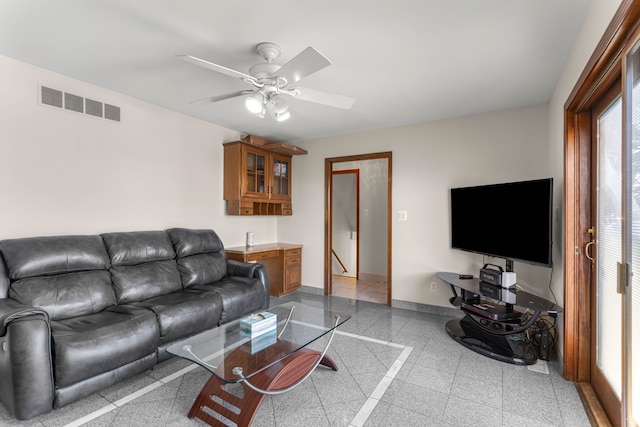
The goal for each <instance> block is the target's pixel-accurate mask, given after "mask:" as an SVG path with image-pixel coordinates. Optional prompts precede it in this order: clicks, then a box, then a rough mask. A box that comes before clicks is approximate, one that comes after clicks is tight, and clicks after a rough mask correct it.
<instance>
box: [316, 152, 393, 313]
mask: <svg viewBox="0 0 640 427" xmlns="http://www.w3.org/2000/svg"><path fill="white" fill-rule="evenodd" d="M391 160H392V157H391V152H384V153H373V154H362V155H354V156H346V157H336V158H329V159H325V295H336V296H344V297H347V298H351V299H361V300H367V301H372V302H379V303H384V304H387V305H391V301H392V298H391V297H392V294H391V290H392V283H391V212H392V211H391V170H392V169H391V168H392V165H391ZM341 264H342V265H341Z"/></svg>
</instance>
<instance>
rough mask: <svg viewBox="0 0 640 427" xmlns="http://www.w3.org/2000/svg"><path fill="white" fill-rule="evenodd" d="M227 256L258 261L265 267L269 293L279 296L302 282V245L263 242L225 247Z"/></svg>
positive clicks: (246, 260)
mask: <svg viewBox="0 0 640 427" xmlns="http://www.w3.org/2000/svg"><path fill="white" fill-rule="evenodd" d="M225 251H226V253H227V258H229V259H233V260H236V261H244V262H252V261H254V262H259V263H260V264H262V265H264V266H265V268H266V269H267V275H268V276H269V293H270V294H271V296H274V297H280V296H282V295H286V294H288V293H291V292H293V291H295V290H296V289H298V288H299V287H300V285H301V284H302V245H299V244H294V243H265V244H260V245H255V246H251V247H247V246H235V247H232V248H225Z"/></svg>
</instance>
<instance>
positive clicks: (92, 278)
mask: <svg viewBox="0 0 640 427" xmlns="http://www.w3.org/2000/svg"><path fill="white" fill-rule="evenodd" d="M9 297H10V298H12V299H14V300H16V301H18V302H20V303H22V304H25V305H28V306H33V307H40V308H42V309H43V310H45V311H46V312H47V313H48V314H49V317H50V318H51V320H63V319H69V318H72V317H77V316H84V315H88V314H95V313H98V312H100V311H102V310H104V309H105V308H107V307H109V306H111V305H114V304H115V303H116V298H115V294H114V292H113V287H112V286H111V277H110V276H109V272H107V271H83V272H78V273H66V274H58V275H55V276H40V277H29V278H26V279H20V280H17V281H15V282H14V283H13V284H12V285H11V288H10V289H9Z"/></svg>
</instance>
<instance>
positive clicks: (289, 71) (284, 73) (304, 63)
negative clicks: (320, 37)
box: [273, 47, 331, 84]
mask: <svg viewBox="0 0 640 427" xmlns="http://www.w3.org/2000/svg"><path fill="white" fill-rule="evenodd" d="M329 65H331V61H329V60H328V59H327V58H326V57H325V56H324V55H323V54H321V53H320V52H318V51H317V50H315V49H314V48H312V47H308V48H306V49H305V50H303V51H302V52H300V53H299V54H298V55H297V56H296V57H295V58H293V59H292V60H291V61H289V62H287V63H286V64H284V65H283V66H282V67H280V69H279V70H278V71H276V72H275V73H273V74H274V75H276V76H278V77H284V78H285V79H286V80H287V84H292V83H295V82H298V81H300V80H302V79H303V78H305V77H306V76H308V75H310V74H313V73H315V72H316V71H319V70H322V69H323V68H324V67H327V66H329Z"/></svg>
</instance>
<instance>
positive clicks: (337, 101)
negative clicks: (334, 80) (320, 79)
mask: <svg viewBox="0 0 640 427" xmlns="http://www.w3.org/2000/svg"><path fill="white" fill-rule="evenodd" d="M292 89H293V90H292V91H293V92H295V93H293V94H292V93H289V94H290V95H293V96H294V97H295V98H298V99H301V100H303V101H310V102H316V103H318V104H324V105H329V106H331V107H337V108H342V109H343V110H348V109H350V108H351V107H353V104H354V103H355V102H356V99H355V98H351V97H350V96H345V95H338V94H336V93H329V92H323V91H320V90H315V89H309V88H306V87H296V88H292ZM283 93H287V92H283Z"/></svg>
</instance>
